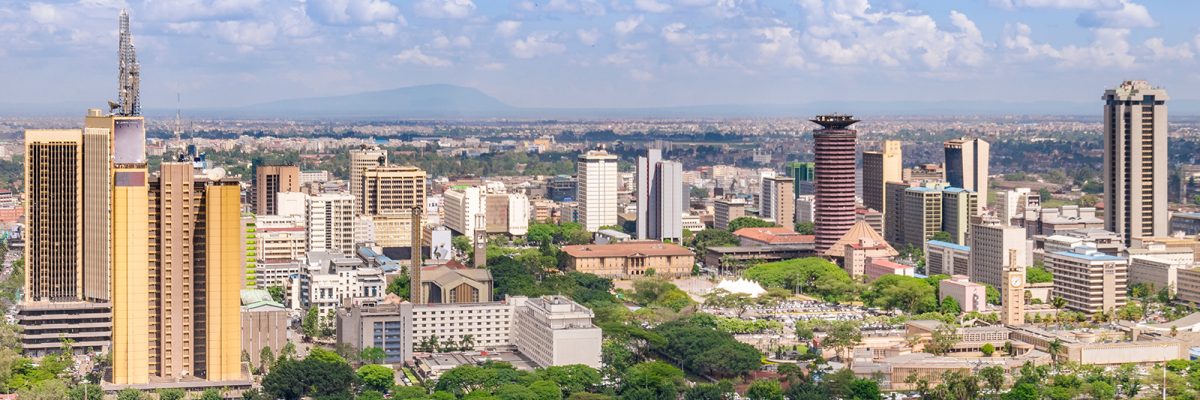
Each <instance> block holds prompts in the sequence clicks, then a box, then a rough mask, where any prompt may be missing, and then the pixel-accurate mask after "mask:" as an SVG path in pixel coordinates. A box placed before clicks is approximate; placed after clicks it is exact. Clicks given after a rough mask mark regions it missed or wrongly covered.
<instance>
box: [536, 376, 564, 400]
mask: <svg viewBox="0 0 1200 400" xmlns="http://www.w3.org/2000/svg"><path fill="white" fill-rule="evenodd" d="M529 390H530V391H532V392H533V394H534V398H535V399H537V400H562V398H563V391H562V388H559V387H558V384H557V383H554V382H551V381H545V380H539V381H533V383H531V384H529Z"/></svg>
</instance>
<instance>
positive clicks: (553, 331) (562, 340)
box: [511, 295, 603, 368]
mask: <svg viewBox="0 0 1200 400" xmlns="http://www.w3.org/2000/svg"><path fill="white" fill-rule="evenodd" d="M512 301H513V304H514V311H513V324H512V331H511V337H512V341H513V345H515V346H516V347H517V348H518V349H520V351H521V354H524V355H525V356H527V357H529V359H530V360H532V361H533V362H534V363H536V364H537V365H541V366H551V365H575V364H582V365H586V366H589V367H592V368H600V365H601V364H600V344H601V342H602V340H603V339H602V337H601V332H600V328H599V327H596V325H594V324H592V318H593V317H595V314H593V313H592V310H589V309H588V308H587V307H584V306H582V305H580V304H579V303H576V302H574V301H571V299H570V298H567V297H565V296H557V295H556V296H544V297H535V298H513V299H512Z"/></svg>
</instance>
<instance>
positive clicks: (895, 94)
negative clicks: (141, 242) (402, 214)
mask: <svg viewBox="0 0 1200 400" xmlns="http://www.w3.org/2000/svg"><path fill="white" fill-rule="evenodd" d="M919 6H920V7H917V5H916V4H915V3H908V2H881V1H874V2H868V1H837V2H824V3H818V2H801V3H799V4H794V3H790V2H776V1H762V2H757V1H747V2H726V1H719V2H718V1H700V0H688V1H676V2H669V1H658V0H638V1H634V2H609V3H602V2H596V1H580V2H575V1H559V0H555V1H551V2H548V3H546V4H540V5H539V4H537V3H533V2H489V3H479V4H476V3H475V2H472V1H469V0H425V1H418V2H413V3H407V4H400V3H394V2H389V1H385V0H353V1H315V0H314V1H311V2H306V3H299V4H296V3H286V2H279V1H273V0H271V1H268V0H263V1H253V2H231V1H215V2H213V1H188V2H169V3H153V2H142V1H136V0H135V1H96V0H86V1H78V2H58V3H42V2H27V1H18V2H13V3H11V4H8V5H4V6H0V15H3V16H5V18H4V19H5V20H6V21H8V22H5V23H3V24H0V30H3V31H5V32H9V33H10V34H9V35H6V36H7V41H6V42H5V43H4V49H5V50H4V51H2V52H0V59H2V60H5V61H6V62H4V63H0V65H3V67H0V71H2V72H4V73H5V74H7V75H8V76H11V77H15V79H13V80H12V81H11V83H12V85H11V86H12V88H11V90H10V96H12V98H21V99H22V100H23V102H28V103H58V102H68V101H74V100H77V99H86V98H95V97H98V96H100V95H104V97H105V98H107V97H111V96H112V94H111V89H110V87H109V86H108V85H103V84H100V82H107V80H104V79H98V78H99V77H107V76H111V68H110V63H109V62H108V60H110V59H111V55H112V49H111V47H109V46H105V45H97V44H99V43H109V41H108V39H110V38H115V37H116V30H115V29H113V26H112V24H111V19H110V18H99V17H98V16H108V15H113V14H115V13H117V12H118V11H119V9H120V8H122V7H128V8H129V9H130V13H131V14H132V15H133V17H134V18H135V19H136V20H138V21H139V23H138V24H136V26H135V27H134V34H135V36H137V38H138V41H137V43H135V44H136V45H137V46H138V47H139V50H143V51H142V52H143V53H144V54H150V55H151V56H149V57H143V59H142V60H141V62H142V64H143V65H142V67H143V68H142V70H143V71H144V73H145V74H146V76H145V77H144V78H145V79H142V80H143V81H144V82H145V85H144V86H145V87H144V90H143V97H144V100H143V101H142V103H143V104H145V105H146V108H147V109H160V110H161V109H168V110H170V109H174V108H176V105H177V104H176V99H175V98H174V97H175V96H176V95H178V96H179V98H180V101H179V103H180V105H182V106H183V108H185V109H190V108H197V107H217V106H238V105H245V104H256V103H261V102H269V101H274V100H280V99H288V98H305V97H319V96H332V95H344V94H351V93H358V92H364V91H373V90H386V89H393V88H398V87H407V86H414V85H422V84H432V83H450V84H456V85H462V86H469V87H473V88H477V89H479V90H481V91H483V92H485V93H488V94H490V95H493V96H495V97H497V98H501V99H505V101H506V102H508V103H510V104H511V105H513V106H517V107H547V106H550V105H553V106H555V107H667V106H692V105H712V104H776V105H790V104H796V103H798V102H805V101H811V100H813V99H827V100H837V101H850V102H854V101H864V102H870V101H896V100H906V101H908V100H912V99H911V94H912V93H922V97H924V98H925V100H933V99H943V100H966V101H1002V100H1011V99H1014V98H1020V99H1021V100H1022V101H1061V100H1063V99H1072V100H1075V101H1082V100H1087V99H1092V98H1095V97H1096V94H1095V89H1094V88H1096V87H1107V86H1111V85H1112V84H1113V83H1114V82H1119V81H1122V80H1125V79H1129V78H1149V76H1147V75H1150V74H1153V75H1154V76H1153V80H1154V81H1155V82H1156V83H1157V84H1159V85H1163V86H1165V87H1171V88H1172V90H1173V91H1174V92H1175V93H1179V95H1177V96H1176V97H1177V98H1178V99H1182V100H1189V99H1197V98H1198V96H1190V95H1188V94H1189V93H1194V92H1196V89H1198V88H1200V75H1197V73H1196V72H1195V69H1194V68H1192V67H1193V66H1194V65H1195V61H1196V60H1195V58H1196V53H1197V47H1198V46H1200V36H1197V35H1196V32H1195V30H1194V29H1192V30H1189V29H1188V28H1186V27H1187V26H1188V24H1187V23H1186V22H1184V21H1182V20H1181V19H1182V18H1185V17H1184V16H1186V15H1190V14H1194V13H1190V12H1189V9H1192V8H1194V7H1195V5H1192V4H1187V3H1180V2H1132V1H1124V0H1121V1H1105V0H1095V1H1051V2H1047V1H973V2H958V3H934V4H920V5H919ZM834 20H838V21H845V22H844V23H842V24H841V26H838V28H839V29H831V28H834V27H835V25H833V22H830V21H834ZM56 60H57V61H56ZM47 61H51V62H47ZM35 66H36V67H35ZM68 66H69V68H70V71H71V73H70V74H67V73H66V70H65V68H67V67H68ZM62 76H70V77H72V78H68V79H61V78H60V77H62ZM1006 81H1007V83H1005V82H1006ZM1014 82H1016V84H1013V83H1014ZM56 86H57V87H56ZM6 101H13V100H6ZM850 111H854V110H850Z"/></svg>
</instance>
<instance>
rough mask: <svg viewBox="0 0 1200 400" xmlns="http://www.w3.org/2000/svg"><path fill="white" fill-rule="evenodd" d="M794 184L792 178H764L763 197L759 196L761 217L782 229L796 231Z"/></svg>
mask: <svg viewBox="0 0 1200 400" xmlns="http://www.w3.org/2000/svg"><path fill="white" fill-rule="evenodd" d="M793 184H794V182H792V178H783V177H774V178H772V177H767V178H763V179H762V195H761V196H759V207H758V215H759V217H761V218H762V219H764V220H767V221H771V222H774V223H775V225H776V226H779V227H782V228H786V229H796V228H795V225H796V222H795V219H794V218H795V217H796V210H795V207H796V198H795V192H794V191H793V190H792V185H793Z"/></svg>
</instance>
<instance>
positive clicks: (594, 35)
mask: <svg viewBox="0 0 1200 400" xmlns="http://www.w3.org/2000/svg"><path fill="white" fill-rule="evenodd" d="M575 36H578V37H579V43H583V45H584V46H594V45H595V44H596V43H597V42H599V41H600V31H599V30H596V29H576V30H575Z"/></svg>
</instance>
